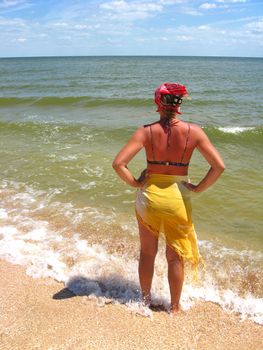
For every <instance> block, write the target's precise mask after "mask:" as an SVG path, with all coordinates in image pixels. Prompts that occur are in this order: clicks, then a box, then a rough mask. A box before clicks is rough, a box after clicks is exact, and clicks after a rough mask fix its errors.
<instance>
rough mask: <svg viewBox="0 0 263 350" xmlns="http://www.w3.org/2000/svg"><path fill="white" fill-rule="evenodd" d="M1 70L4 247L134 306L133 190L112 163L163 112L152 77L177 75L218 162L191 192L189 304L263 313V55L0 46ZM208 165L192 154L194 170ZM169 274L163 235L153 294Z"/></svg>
mask: <svg viewBox="0 0 263 350" xmlns="http://www.w3.org/2000/svg"><path fill="white" fill-rule="evenodd" d="M0 77H1V79H0V146H1V148H0V152H1V157H0V174H1V176H0V198H1V206H0V257H1V258H3V259H6V260H8V261H11V262H13V263H18V264H22V265H24V266H26V269H27V273H28V274H30V275H31V276H33V277H41V276H42V277H43V276H49V277H52V278H54V279H56V280H58V281H63V282H64V283H65V284H66V286H67V287H68V288H69V289H71V290H72V291H74V292H75V293H76V294H78V295H88V296H89V297H90V298H96V300H97V301H98V303H101V304H103V303H107V302H117V303H124V304H126V305H127V308H129V309H134V310H137V311H136V312H138V310H139V309H140V310H141V306H140V304H139V303H138V300H139V296H140V295H139V283H138V276H137V265H138V250H139V244H138V232H137V231H138V230H137V224H136V220H135V216H134V198H135V192H136V190H134V189H133V188H130V187H128V186H127V185H125V184H124V183H122V182H121V180H120V179H119V178H117V176H116V174H115V173H114V171H113V170H112V168H111V163H112V160H113V158H114V156H115V155H116V153H117V152H118V151H119V149H120V148H121V147H122V146H123V144H124V143H125V142H126V141H127V140H128V139H129V137H130V136H131V135H132V133H133V132H134V131H135V130H136V128H137V127H139V126H140V125H142V124H146V123H150V122H153V121H156V120H158V114H157V113H156V112H155V106H154V103H153V91H154V89H155V88H156V87H157V86H158V85H160V83H162V82H164V81H172V82H180V83H182V84H185V85H186V86H187V87H188V89H189V92H190V95H191V98H192V99H191V100H189V101H185V102H184V103H183V105H182V112H183V115H182V119H183V120H185V121H190V122H194V123H197V124H198V125H200V126H201V127H202V128H203V129H204V130H205V132H206V133H207V134H208V136H209V137H210V139H211V140H212V142H213V143H214V144H215V146H216V147H217V148H218V150H219V151H220V153H221V154H222V157H223V159H224V161H225V164H226V171H225V173H224V174H223V175H222V177H221V178H220V180H219V181H218V182H217V183H216V184H215V185H214V186H213V187H212V188H210V189H209V190H207V191H206V192H204V193H202V194H193V196H192V203H193V215H194V221H195V226H196V230H197V234H198V238H199V244H200V250H201V254H202V255H203V258H204V260H205V263H206V271H201V272H200V278H199V282H198V284H197V285H194V284H192V283H191V280H190V277H187V278H186V282H185V285H184V289H183V295H182V304H183V307H184V308H186V309H187V308H189V307H191V306H192V305H193V304H194V303H195V302H196V301H197V300H199V299H202V300H207V301H213V302H216V303H218V304H219V305H221V306H222V307H223V308H224V309H226V310H228V311H230V312H237V313H239V314H240V315H241V316H242V317H243V318H245V317H248V318H251V319H253V320H254V321H255V322H258V323H263V295H262V291H263V288H262V280H263V274H262V261H263V253H262V252H263V239H262V204H263V203H262V200H263V196H262V194H263V193H262V192H263V191H262V188H263V186H262V184H263V175H262V164H263V155H262V146H263V84H262V80H263V79H262V78H263V59H261V58H216V57H215V58H206V57H54V58H3V59H0ZM145 167H146V162H145V157H144V154H143V152H142V153H140V154H138V156H136V158H135V159H134V160H133V161H132V162H131V163H130V168H131V170H132V171H133V173H134V174H135V175H139V174H140V172H141V171H142V170H143V169H144V168H145ZM207 170H208V166H207V163H206V162H205V161H204V160H203V159H202V157H201V156H200V155H199V154H198V152H196V153H195V154H194V156H193V159H192V162H191V166H190V173H189V176H190V178H191V180H192V182H198V181H199V180H200V179H201V178H202V177H203V176H204V174H205V173H206V171H207ZM166 274H167V266H166V262H165V258H164V243H163V241H162V240H160V251H159V254H158V257H157V261H156V273H155V277H154V281H153V298H154V299H155V300H156V301H158V302H161V303H163V304H164V305H168V303H169V288H168V283H167V279H166ZM142 312H143V313H146V314H147V313H149V312H150V311H149V310H148V311H147V310H145V309H143V311H142Z"/></svg>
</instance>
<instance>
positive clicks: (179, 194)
mask: <svg viewBox="0 0 263 350" xmlns="http://www.w3.org/2000/svg"><path fill="white" fill-rule="evenodd" d="M186 96H188V92H187V89H186V88H185V86H183V85H180V84H177V83H175V84H173V83H164V84H162V85H161V86H160V87H158V88H157V89H156V90H155V103H156V105H157V112H158V113H159V115H160V119H159V120H158V121H157V122H155V123H152V124H149V125H145V126H143V127H140V128H139V129H138V130H137V131H136V132H135V133H134V135H133V136H132V138H131V139H130V140H129V141H128V142H127V144H126V145H125V146H124V147H123V148H122V149H121V151H120V152H119V153H118V155H117V156H116V158H115V160H114V162H113V168H114V169H115V171H116V172H117V174H118V175H119V176H120V177H121V178H122V179H123V180H124V181H125V182H126V183H128V184H129V185H130V186H133V187H137V188H138V191H137V196H136V204H135V211H136V217H137V220H138V226H139V235H140V259H139V279H140V285H141V291H142V297H143V301H144V303H145V304H146V305H149V306H150V305H151V292H150V291H151V284H152V278H153V273H154V261H155V257H156V253H157V250H158V238H159V234H160V232H163V233H164V235H165V239H166V259H167V263H168V281H169V286H170V294H171V308H170V311H171V313H173V314H175V313H177V312H178V311H179V309H180V307H179V302H180V297H181V292H182V286H183V281H184V261H186V260H188V261H190V263H191V264H192V267H193V270H194V272H195V275H196V271H197V266H198V264H199V262H200V261H201V256H200V253H199V250H198V244H197V237H196V233H195V229H194V225H193V221H192V207H191V196H190V193H191V191H192V192H203V191H204V190H206V189H207V188H208V187H210V186H211V185H213V184H214V182H215V181H216V180H217V179H218V177H219V176H220V175H221V173H222V172H223V170H224V163H223V161H222V159H221V157H220V155H219V153H218V152H217V150H216V149H215V147H214V146H213V145H212V143H211V142H210V140H209V139H208V137H207V135H206V134H205V133H204V132H203V130H202V129H201V128H200V127H198V126H197V125H195V124H190V123H186V122H183V121H182V120H180V119H179V118H178V117H179V116H180V114H181V112H180V105H181V103H182V101H183V98H184V97H186ZM143 148H145V151H146V158H147V168H146V169H145V170H144V171H142V173H141V176H140V177H139V178H138V179H135V178H134V176H133V175H132V173H131V172H130V170H129V168H128V163H129V162H130V160H131V159H132V158H133V157H134V156H135V155H136V154H137V153H138V152H139V151H140V150H141V149H143ZM195 149H197V150H198V151H199V152H200V153H201V154H202V156H203V157H204V158H205V159H206V160H207V162H208V163H209V165H210V169H209V171H208V172H207V173H206V174H205V176H204V177H203V179H202V180H201V181H200V182H199V183H198V184H197V185H195V184H192V183H191V182H190V180H189V179H188V168H189V163H190V159H191V156H192V154H193V151H194V150H195Z"/></svg>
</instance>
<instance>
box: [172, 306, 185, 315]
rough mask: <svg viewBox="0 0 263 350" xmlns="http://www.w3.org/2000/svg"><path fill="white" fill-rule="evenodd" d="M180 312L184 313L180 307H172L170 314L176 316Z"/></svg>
mask: <svg viewBox="0 0 263 350" xmlns="http://www.w3.org/2000/svg"><path fill="white" fill-rule="evenodd" d="M180 312H182V308H181V306H180V305H172V306H171V308H170V311H169V314H170V315H171V316H176V315H177V314H179V313H180Z"/></svg>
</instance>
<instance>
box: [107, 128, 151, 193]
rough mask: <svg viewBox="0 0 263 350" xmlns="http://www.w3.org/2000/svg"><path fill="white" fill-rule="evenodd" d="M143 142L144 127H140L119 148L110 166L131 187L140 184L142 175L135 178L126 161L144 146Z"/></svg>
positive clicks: (139, 185)
mask: <svg viewBox="0 0 263 350" xmlns="http://www.w3.org/2000/svg"><path fill="white" fill-rule="evenodd" d="M144 144H145V133H144V127H141V128H139V129H138V130H137V131H136V132H135V133H134V134H133V136H132V137H131V139H130V140H129V141H128V142H127V143H126V145H125V146H124V147H123V148H122V149H121V150H120V152H119V153H118V154H117V156H116V157H115V159H114V161H113V163H112V167H113V169H114V170H115V171H116V173H117V174H118V175H119V177H120V178H121V179H122V180H124V181H125V182H126V183H127V184H128V185H130V186H133V187H141V186H142V183H143V176H140V178H139V179H138V180H136V179H135V178H134V176H133V175H132V173H131V172H130V170H129V169H128V163H129V162H130V160H131V159H132V158H133V157H134V156H135V155H136V154H137V153H138V152H139V151H140V150H141V149H142V148H143V147H144Z"/></svg>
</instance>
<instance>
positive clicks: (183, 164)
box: [144, 124, 190, 167]
mask: <svg viewBox="0 0 263 350" xmlns="http://www.w3.org/2000/svg"><path fill="white" fill-rule="evenodd" d="M148 126H149V127H150V139H151V148H152V156H153V160H149V159H147V163H148V164H158V165H166V166H169V165H173V166H179V167H185V166H188V165H189V163H183V160H184V155H185V151H186V149H187V144H188V140H189V134H190V124H188V130H187V135H186V140H185V146H184V149H183V153H182V157H181V160H180V162H170V161H163V160H155V155H154V149H153V135H152V128H151V124H150V125H144V127H148ZM168 128H169V126H168ZM169 129H170V128H169ZM169 129H168V139H167V146H168V147H169V145H170V144H169V136H170V132H171V131H170V130H169ZM169 131H170V132H169Z"/></svg>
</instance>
